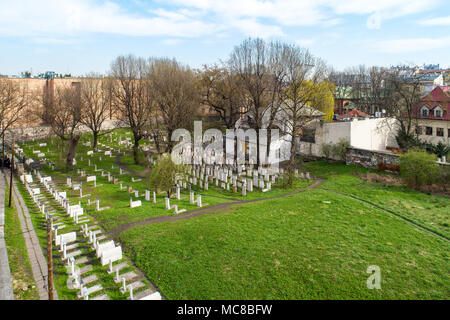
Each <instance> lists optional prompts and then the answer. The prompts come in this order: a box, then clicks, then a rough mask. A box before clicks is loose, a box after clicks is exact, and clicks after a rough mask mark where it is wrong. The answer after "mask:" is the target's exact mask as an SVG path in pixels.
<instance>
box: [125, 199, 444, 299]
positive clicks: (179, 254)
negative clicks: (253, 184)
mask: <svg viewBox="0 0 450 320" xmlns="http://www.w3.org/2000/svg"><path fill="white" fill-rule="evenodd" d="M324 200H328V201H331V204H325V203H322V201H324ZM120 240H121V242H122V243H123V245H124V247H125V250H126V252H127V254H128V255H129V256H130V257H131V258H132V260H134V261H135V263H136V265H137V266H138V267H139V268H141V270H143V271H144V272H145V273H146V274H147V276H148V277H149V278H150V280H151V281H153V282H154V283H155V284H156V285H158V286H159V288H160V289H161V291H162V293H163V294H164V295H166V296H167V297H168V298H169V299H448V298H449V292H448V288H449V285H450V282H449V281H450V279H449V271H450V265H449V263H448V258H449V255H448V249H449V248H450V247H449V244H448V242H447V241H446V240H442V239H440V238H438V237H436V236H434V235H430V234H429V233H427V232H425V231H422V230H420V229H417V228H415V227H412V226H411V225H409V224H407V223H405V222H404V221H402V220H400V219H398V218H395V217H393V216H389V215H386V214H385V213H384V212H380V210H377V209H374V208H372V207H371V206H369V205H366V204H363V203H361V202H359V201H356V200H351V199H348V198H347V197H345V196H341V195H337V194H330V193H329V192H327V191H323V190H310V191H306V192H303V193H299V194H296V195H293V196H290V197H288V198H284V199H276V200H270V201H264V202H260V203H253V204H246V205H241V206H239V207H235V208H233V209H231V210H230V209H228V212H226V213H224V214H223V215H214V216H201V217H197V218H196V219H190V220H183V221H178V222H176V223H164V224H155V225H147V226H141V227H136V228H134V229H131V230H128V231H126V232H124V233H122V234H121V236H120ZM370 265H378V266H379V267H380V268H381V276H382V283H381V287H382V289H381V290H369V289H367V287H366V280H367V278H368V276H369V275H368V274H367V273H366V270H367V267H368V266H370Z"/></svg>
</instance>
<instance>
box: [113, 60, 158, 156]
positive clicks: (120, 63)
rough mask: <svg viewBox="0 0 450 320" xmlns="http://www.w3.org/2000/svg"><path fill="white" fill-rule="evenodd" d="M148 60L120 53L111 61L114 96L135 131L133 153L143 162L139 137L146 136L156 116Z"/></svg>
mask: <svg viewBox="0 0 450 320" xmlns="http://www.w3.org/2000/svg"><path fill="white" fill-rule="evenodd" d="M148 71H149V68H148V63H147V61H146V60H145V59H143V58H139V57H135V56H133V55H129V56H119V57H117V58H116V59H115V60H114V61H113V62H112V64H111V77H112V78H113V79H115V80H116V81H115V82H114V86H113V87H112V98H113V99H114V104H115V106H116V107H117V110H118V111H119V112H120V113H121V116H122V117H123V118H122V120H123V121H124V123H125V125H126V126H128V127H130V129H131V131H132V132H133V137H134V144H133V157H134V162H135V163H136V164H139V141H140V140H141V139H142V138H144V136H145V131H146V128H147V126H148V124H149V122H150V119H151V116H152V95H151V92H150V91H149V89H150V87H149V85H148V82H147V79H148Z"/></svg>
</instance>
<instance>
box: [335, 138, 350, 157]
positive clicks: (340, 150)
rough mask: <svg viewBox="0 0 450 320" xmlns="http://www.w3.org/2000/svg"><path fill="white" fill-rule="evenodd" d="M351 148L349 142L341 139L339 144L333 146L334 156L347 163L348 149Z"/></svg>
mask: <svg viewBox="0 0 450 320" xmlns="http://www.w3.org/2000/svg"><path fill="white" fill-rule="evenodd" d="M349 146H350V143H348V141H346V140H344V139H341V140H339V142H338V143H336V144H335V145H334V146H333V154H334V155H335V156H336V157H338V158H339V160H341V161H344V162H345V158H346V156H347V148H348V147H349Z"/></svg>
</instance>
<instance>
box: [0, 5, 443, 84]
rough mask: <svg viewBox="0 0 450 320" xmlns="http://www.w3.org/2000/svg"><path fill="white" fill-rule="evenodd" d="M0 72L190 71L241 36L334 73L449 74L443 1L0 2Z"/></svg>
mask: <svg viewBox="0 0 450 320" xmlns="http://www.w3.org/2000/svg"><path fill="white" fill-rule="evenodd" d="M0 21H1V22H0V74H9V75H12V74H19V73H20V72H21V71H24V70H32V72H33V74H37V73H39V72H44V71H47V70H52V71H56V72H58V73H72V74H73V75H81V74H85V73H87V72H90V71H95V72H101V73H104V72H106V71H107V70H108V69H109V65H110V62H111V61H112V60H113V59H114V57H116V56H117V55H120V54H128V53H132V54H135V55H139V56H143V57H150V56H167V57H171V58H172V57H175V58H176V59H178V60H179V61H181V62H183V63H186V64H189V65H190V66H191V67H194V68H198V67H201V66H202V65H203V64H211V63H214V62H218V61H219V60H220V59H222V60H225V59H226V58H227V57H228V55H229V53H230V52H231V50H232V49H233V47H234V46H235V45H238V44H239V43H240V42H241V41H242V40H243V39H245V38H247V37H261V38H264V39H267V40H271V39H277V40H282V41H286V42H289V43H296V44H298V45H299V46H302V47H306V48H308V49H310V51H311V52H312V53H313V54H315V55H316V56H319V57H321V58H322V59H324V60H325V61H326V62H327V63H328V64H329V65H331V66H333V67H334V68H336V69H344V68H346V67H349V66H356V65H359V64H365V65H379V66H389V65H392V64H399V63H415V64H419V65H421V64H423V63H424V62H425V63H439V64H441V66H443V67H450V5H449V1H448V0H376V1H366V0H271V1H269V0H215V1H210V0H165V1H162V0H154V1H145V0H130V1H125V0H39V1H36V0H13V1H11V0H0Z"/></svg>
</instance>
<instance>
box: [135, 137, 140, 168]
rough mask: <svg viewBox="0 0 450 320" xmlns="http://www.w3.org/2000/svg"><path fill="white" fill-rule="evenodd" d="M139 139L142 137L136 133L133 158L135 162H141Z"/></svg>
mask: <svg viewBox="0 0 450 320" xmlns="http://www.w3.org/2000/svg"><path fill="white" fill-rule="evenodd" d="M139 140H140V138H139V137H137V136H136V135H135V136H134V145H133V158H134V163H135V164H139Z"/></svg>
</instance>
